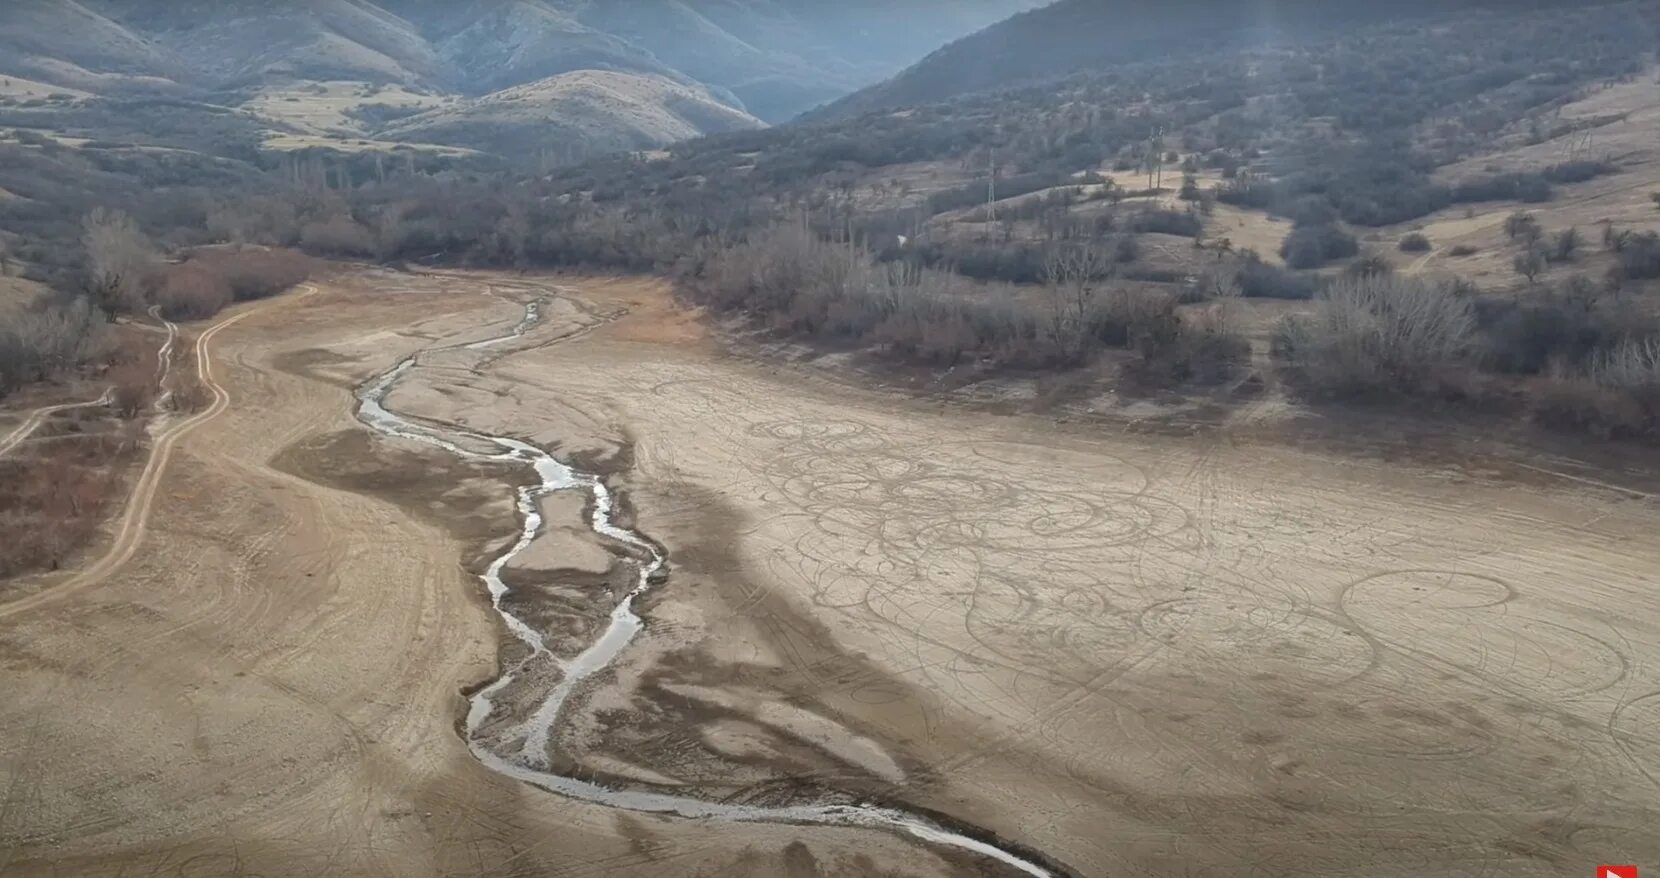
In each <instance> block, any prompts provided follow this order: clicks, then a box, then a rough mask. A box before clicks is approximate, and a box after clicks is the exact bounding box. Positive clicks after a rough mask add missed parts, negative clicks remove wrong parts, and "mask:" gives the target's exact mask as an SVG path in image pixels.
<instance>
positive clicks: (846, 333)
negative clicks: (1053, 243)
mask: <svg viewBox="0 0 1660 878" xmlns="http://www.w3.org/2000/svg"><path fill="white" fill-rule="evenodd" d="M1111 264H1112V257H1111V254H1110V253H1108V252H1105V251H1103V250H1099V249H1096V248H1094V247H1092V246H1090V245H1079V246H1076V247H1072V248H1068V249H1065V250H1058V251H1051V252H1050V253H1048V254H1046V257H1045V262H1044V266H1043V275H1044V277H1045V280H1046V282H1047V284H1046V286H1045V287H1043V288H1042V289H1041V290H1039V291H1037V292H1026V293H1018V292H1016V291H1014V290H1007V289H1005V290H996V289H993V290H968V289H963V288H962V282H961V281H959V280H954V279H953V278H952V276H951V275H947V274H943V273H940V272H935V271H929V270H926V269H922V268H920V267H918V266H915V265H909V264H906V263H903V262H890V263H879V262H876V261H875V260H874V259H872V258H871V257H870V256H869V255H868V254H867V253H865V252H863V251H861V250H858V249H855V248H851V247H848V246H846V245H838V244H830V243H827V242H824V241H822V240H819V239H817V238H815V237H814V236H812V235H811V234H810V233H809V232H808V231H806V230H805V229H802V228H800V227H799V226H784V227H780V228H775V229H772V230H769V231H767V232H765V233H763V234H760V235H758V236H756V237H755V238H754V239H753V240H752V241H749V242H747V243H741V244H737V245H734V246H731V247H726V248H722V249H721V250H719V251H717V252H715V253H713V254H712V255H710V256H709V258H707V259H706V260H704V261H703V262H702V264H701V266H700V267H699V269H698V270H697V271H696V272H694V273H692V274H691V275H689V276H688V277H687V278H686V279H685V280H684V287H685V290H686V293H687V295H689V296H691V297H692V298H694V299H695V300H697V301H699V302H702V303H704V304H707V305H709V306H711V307H713V308H717V309H720V310H728V311H741V312H744V313H746V314H748V315H750V317H751V318H752V319H754V320H755V321H757V322H759V323H760V324H762V325H764V326H767V327H770V328H772V329H775V330H779V331H783V332H787V333H790V334H792V335H799V336H805V337H808V338H814V339H818V340H821V341H826V342H833V343H841V344H852V345H857V346H875V347H877V348H878V349H880V350H882V351H884V352H886V353H887V354H888V355H890V356H894V357H896V358H899V359H903V360H908V361H913V362H923V363H929V364H934V365H951V364H955V363H958V362H960V361H962V360H965V359H971V360H973V361H975V362H977V363H978V364H980V365H981V366H982V367H986V368H1022V369H1031V368H1066V367H1072V366H1077V365H1080V364H1082V363H1085V362H1087V361H1089V360H1090V359H1092V358H1093V357H1094V356H1095V354H1096V352H1097V351H1099V350H1100V349H1101V348H1103V347H1126V346H1132V345H1133V346H1136V347H1138V349H1140V350H1142V351H1143V355H1144V357H1146V356H1155V355H1156V356H1172V357H1173V356H1175V355H1174V354H1173V353H1172V351H1173V350H1175V348H1174V347H1173V346H1175V345H1177V344H1179V343H1180V342H1181V340H1182V337H1183V331H1182V324H1181V321H1180V319H1179V318H1178V317H1177V315H1176V303H1175V299H1174V297H1172V296H1170V295H1167V294H1162V293H1148V292H1140V291H1136V290H1132V289H1128V288H1123V287H1119V286H1116V285H1114V284H1113V283H1111V281H1110V280H1107V279H1106V273H1107V272H1109V271H1110V266H1111ZM1225 347H1226V345H1225V344H1224V343H1222V342H1220V341H1216V342H1213V343H1211V344H1210V346H1209V347H1208V348H1204V349H1203V350H1201V348H1200V347H1196V348H1193V349H1191V350H1190V351H1188V354H1187V356H1188V358H1189V359H1190V360H1192V361H1193V362H1195V363H1197V362H1198V361H1199V360H1202V359H1204V358H1205V356H1208V355H1210V354H1214V352H1215V351H1217V350H1222V349H1224V348H1225ZM1207 351H1208V352H1209V353H1208V354H1207V353H1206V352H1207Z"/></svg>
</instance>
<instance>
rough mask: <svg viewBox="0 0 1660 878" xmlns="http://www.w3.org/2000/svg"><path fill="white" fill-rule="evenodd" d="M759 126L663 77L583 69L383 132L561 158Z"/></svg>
mask: <svg viewBox="0 0 1660 878" xmlns="http://www.w3.org/2000/svg"><path fill="white" fill-rule="evenodd" d="M761 127H763V123H762V122H761V121H760V120H759V119H756V118H755V117H754V116H751V115H749V114H747V113H744V112H742V111H739V110H735V109H733V108H732V107H729V106H727V105H725V104H722V103H720V102H719V101H716V100H714V99H713V98H711V97H710V96H709V95H708V94H706V93H705V92H703V91H701V90H699V89H696V88H694V87H689V86H686V85H683V84H681V83H679V82H676V81H674V80H671V79H669V78H667V77H665V76H659V75H652V74H638V73H616V72H612V71H601V70H583V71H578V72H575V73H562V74H560V75H558V76H552V77H549V78H547V79H543V80H538V81H537V82H532V83H526V84H524V85H518V86H514V87H512V88H509V89H505V90H503V91H499V92H493V93H491V94H489V95H486V96H484V97H481V98H476V99H473V100H467V101H462V102H459V103H457V104H454V105H450V106H445V107H440V108H436V109H433V110H428V111H426V112H422V113H419V114H417V115H415V116H411V117H409V118H407V119H403V120H401V121H399V122H397V123H395V124H393V125H392V126H391V127H389V128H386V129H383V130H382V131H381V132H380V136H381V137H383V138H386V139H389V140H399V141H411V142H416V143H437V144H444V145H448V146H460V147H466V148H470V149H477V150H480V151H483V152H490V153H495V154H496V155H502V156H509V157H514V158H524V157H527V156H536V155H538V154H542V155H550V156H552V157H554V158H556V159H557V160H559V161H562V162H563V161H571V160H576V159H582V158H587V157H589V156H592V155H595V154H598V153H605V152H616V151H622V150H639V149H649V148H652V147H656V146H661V145H664V144H668V143H673V142H675V141H678V140H686V139H689V138H693V137H698V136H702V135H705V134H716V133H725V132H729V131H743V130H750V129H755V128H761Z"/></svg>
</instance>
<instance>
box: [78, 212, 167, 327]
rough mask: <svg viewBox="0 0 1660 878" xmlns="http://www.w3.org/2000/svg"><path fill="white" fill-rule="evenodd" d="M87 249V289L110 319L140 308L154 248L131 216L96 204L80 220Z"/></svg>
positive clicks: (153, 263)
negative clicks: (84, 217) (90, 211)
mask: <svg viewBox="0 0 1660 878" xmlns="http://www.w3.org/2000/svg"><path fill="white" fill-rule="evenodd" d="M81 228H82V235H81V244H82V246H83V247H84V248H85V250H86V284H87V292H89V293H91V294H92V296H93V298H94V299H95V300H97V302H98V305H99V307H101V308H103V309H104V313H105V314H107V315H108V316H109V318H110V319H111V320H114V319H115V315H116V313H118V312H122V311H135V310H139V306H140V305H142V304H143V302H144V293H145V290H146V288H147V287H148V286H149V284H150V282H151V281H152V280H153V279H154V278H155V274H156V266H157V259H156V251H155V247H154V245H152V244H151V243H150V239H149V238H147V237H145V236H144V233H143V232H142V231H140V230H139V228H138V223H136V222H133V218H132V217H130V216H128V215H126V214H125V213H122V212H121V211H119V210H112V209H109V208H104V207H99V208H95V209H94V210H93V211H92V213H89V214H87V216H86V219H85V220H83V221H82V223H81Z"/></svg>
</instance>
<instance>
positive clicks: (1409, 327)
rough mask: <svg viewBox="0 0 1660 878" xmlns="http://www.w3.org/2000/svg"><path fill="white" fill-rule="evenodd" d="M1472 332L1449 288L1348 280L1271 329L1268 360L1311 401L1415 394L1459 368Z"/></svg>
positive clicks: (1470, 318)
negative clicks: (1277, 362) (1286, 370)
mask: <svg viewBox="0 0 1660 878" xmlns="http://www.w3.org/2000/svg"><path fill="white" fill-rule="evenodd" d="M1474 332H1475V317H1474V313H1473V310H1472V308H1471V305H1470V303H1469V301H1467V300H1466V299H1465V298H1464V297H1462V296H1459V295H1455V294H1454V293H1453V292H1452V290H1451V289H1450V288H1448V287H1447V286H1444V285H1431V284H1427V283H1424V282H1422V281H1419V280H1416V279H1413V278H1406V277H1400V276H1395V275H1380V276H1372V277H1358V278H1356V277H1348V278H1343V279H1341V280H1338V281H1336V282H1334V283H1333V284H1331V285H1330V286H1329V287H1327V288H1326V289H1325V290H1324V291H1322V292H1321V294H1320V296H1319V298H1318V299H1317V300H1316V305H1315V309H1314V312H1313V313H1312V314H1310V315H1307V316H1298V317H1291V318H1287V319H1286V320H1285V321H1284V322H1283V323H1282V324H1281V325H1280V326H1279V327H1278V328H1277V329H1276V331H1275V338H1274V353H1275V355H1276V356H1277V357H1278V358H1279V359H1281V360H1282V361H1283V362H1285V363H1286V364H1287V365H1288V366H1289V367H1290V368H1291V369H1292V370H1293V373H1294V375H1295V377H1296V379H1297V382H1298V383H1299V384H1300V385H1301V386H1302V387H1304V388H1306V389H1308V390H1310V391H1312V392H1315V393H1317V394H1321V395H1330V396H1371V395H1378V394H1394V393H1418V392H1423V391H1424V390H1425V389H1427V388H1429V387H1431V386H1433V384H1434V383H1435V381H1436V380H1437V379H1439V378H1440V377H1443V376H1444V375H1445V374H1447V373H1448V372H1450V371H1451V370H1452V369H1453V368H1455V367H1458V366H1460V365H1462V364H1464V362H1465V360H1466V358H1467V355H1468V354H1469V351H1470V347H1471V344H1472V339H1473V337H1474Z"/></svg>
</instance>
